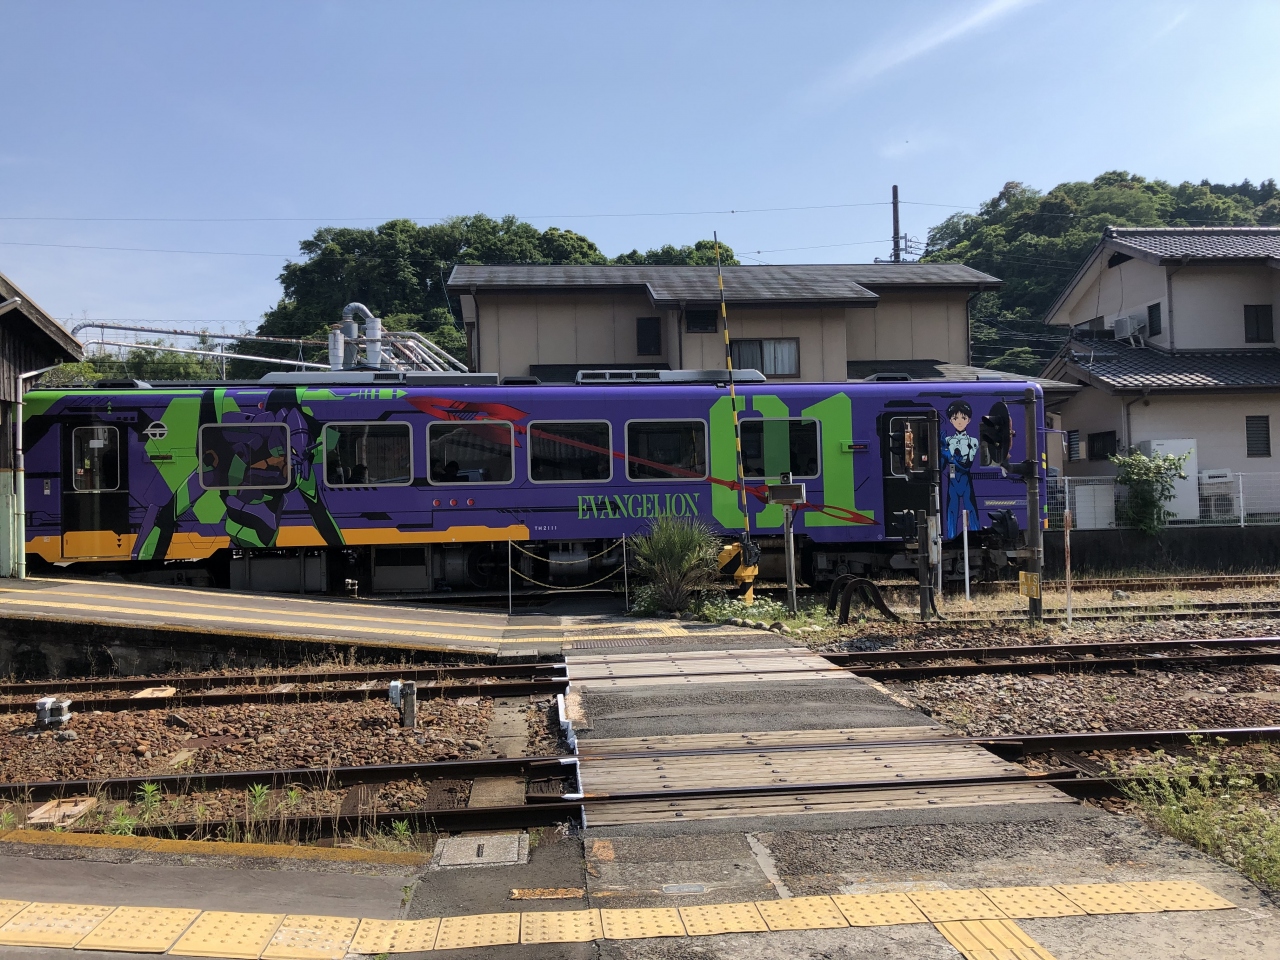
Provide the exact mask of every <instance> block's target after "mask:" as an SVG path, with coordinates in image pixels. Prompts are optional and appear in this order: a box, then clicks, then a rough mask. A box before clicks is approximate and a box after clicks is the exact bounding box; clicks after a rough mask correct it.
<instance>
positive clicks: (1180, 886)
mask: <svg viewBox="0 0 1280 960" xmlns="http://www.w3.org/2000/svg"><path fill="white" fill-rule="evenodd" d="M1125 886H1126V887H1128V888H1129V889H1130V890H1133V891H1134V892H1135V893H1137V894H1138V896H1140V897H1142V898H1144V899H1146V900H1150V901H1151V902H1152V903H1154V904H1155V905H1156V906H1157V907H1159V908H1160V909H1161V910H1234V909H1235V906H1236V905H1235V904H1234V903H1232V902H1231V901H1230V900H1224V899H1222V897H1220V896H1218V895H1217V894H1216V893H1214V892H1213V891H1212V890H1207V889H1205V888H1204V887H1202V886H1200V884H1198V883H1193V882H1191V881H1190V880H1142V881H1139V882H1137V883H1126V884H1125Z"/></svg>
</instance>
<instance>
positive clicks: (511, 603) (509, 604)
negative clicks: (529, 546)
mask: <svg viewBox="0 0 1280 960" xmlns="http://www.w3.org/2000/svg"><path fill="white" fill-rule="evenodd" d="M513 611H514V601H513V600H512V599H511V541H510V540H508V541H507V616H508V617H509V616H511V614H512V612H513Z"/></svg>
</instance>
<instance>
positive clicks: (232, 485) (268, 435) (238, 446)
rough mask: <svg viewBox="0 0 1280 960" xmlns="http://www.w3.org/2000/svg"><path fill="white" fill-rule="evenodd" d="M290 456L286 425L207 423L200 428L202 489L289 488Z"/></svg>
mask: <svg viewBox="0 0 1280 960" xmlns="http://www.w3.org/2000/svg"><path fill="white" fill-rule="evenodd" d="M289 455H290V450H289V428H288V427H287V426H285V425H284V424H283V423H206V424H205V425H204V426H203V427H201V428H200V486H202V487H204V488H205V489H206V490H254V489H256V490H279V489H282V488H284V487H287V486H289Z"/></svg>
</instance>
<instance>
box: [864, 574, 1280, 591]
mask: <svg viewBox="0 0 1280 960" xmlns="http://www.w3.org/2000/svg"><path fill="white" fill-rule="evenodd" d="M876 586H877V587H879V588H880V589H881V590H912V591H914V590H915V589H917V587H916V584H915V583H913V582H907V581H903V580H886V581H882V582H879V583H877V584H876ZM1249 587H1277V588H1280V574H1275V573H1242V574H1209V575H1200V576H1194V575H1193V576H1177V575H1171V576H1158V575H1157V576H1150V577H1087V578H1084V579H1075V578H1073V579H1072V581H1071V588H1072V589H1073V590H1223V589H1231V588H1249ZM971 589H972V590H973V591H974V592H975V593H981V594H998V593H1017V592H1018V582H1017V581H1016V580H997V581H989V582H985V583H975V584H973V585H972V587H971ZM1044 589H1045V590H1047V591H1057V590H1064V589H1066V582H1065V581H1063V580H1045V581H1044Z"/></svg>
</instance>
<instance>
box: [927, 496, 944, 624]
mask: <svg viewBox="0 0 1280 960" xmlns="http://www.w3.org/2000/svg"><path fill="white" fill-rule="evenodd" d="M933 515H934V517H936V518H937V519H935V520H934V522H933V547H934V552H932V553H930V554H929V555H930V556H931V557H932V556H934V555H935V554H936V556H937V557H938V563H937V565H936V566H934V568H933V596H934V602H935V603H936V602H937V601H939V600H941V599H942V484H940V483H935V484H934V485H933Z"/></svg>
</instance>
